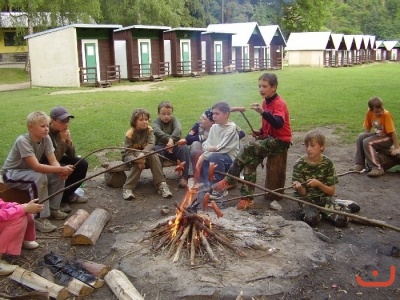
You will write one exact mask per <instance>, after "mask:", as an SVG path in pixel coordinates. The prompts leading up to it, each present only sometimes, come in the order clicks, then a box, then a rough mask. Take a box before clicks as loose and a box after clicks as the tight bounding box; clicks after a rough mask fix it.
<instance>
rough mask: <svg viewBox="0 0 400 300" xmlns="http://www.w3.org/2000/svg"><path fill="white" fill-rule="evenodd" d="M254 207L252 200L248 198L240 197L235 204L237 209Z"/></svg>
mask: <svg viewBox="0 0 400 300" xmlns="http://www.w3.org/2000/svg"><path fill="white" fill-rule="evenodd" d="M252 207H254V201H253V200H250V199H241V200H240V201H239V203H238V204H237V205H236V208H237V209H238V210H246V209H248V208H252Z"/></svg>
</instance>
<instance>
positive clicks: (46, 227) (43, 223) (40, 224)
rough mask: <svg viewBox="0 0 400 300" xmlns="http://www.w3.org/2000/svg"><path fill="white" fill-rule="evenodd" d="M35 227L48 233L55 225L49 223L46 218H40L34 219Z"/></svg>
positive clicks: (54, 228) (55, 227)
mask: <svg viewBox="0 0 400 300" xmlns="http://www.w3.org/2000/svg"><path fill="white" fill-rule="evenodd" d="M35 227H36V230H37V231H40V232H43V233H48V232H52V231H54V230H56V229H57V226H55V225H53V224H51V222H50V221H49V220H48V219H46V218H40V219H36V220H35Z"/></svg>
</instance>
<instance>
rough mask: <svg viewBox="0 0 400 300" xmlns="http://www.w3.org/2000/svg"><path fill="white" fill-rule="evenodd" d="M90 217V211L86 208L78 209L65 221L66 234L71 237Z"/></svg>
mask: <svg viewBox="0 0 400 300" xmlns="http://www.w3.org/2000/svg"><path fill="white" fill-rule="evenodd" d="M88 217H89V213H88V212H87V211H86V210H83V209H78V210H77V211H76V212H75V213H74V214H73V215H72V216H71V217H69V218H68V220H67V221H65V223H64V236H65V237H70V236H73V235H74V234H75V232H76V231H77V230H78V228H79V227H80V226H81V225H82V224H83V222H85V221H86V219H87V218H88Z"/></svg>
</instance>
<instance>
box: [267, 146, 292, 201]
mask: <svg viewBox="0 0 400 300" xmlns="http://www.w3.org/2000/svg"><path fill="white" fill-rule="evenodd" d="M287 154H288V152H287V151H284V152H281V153H279V154H277V155H271V156H268V158H267V168H266V169H267V170H266V177H265V187H266V188H267V189H269V190H275V189H279V188H283V187H284V186H285V180H286V165H287ZM283 192H284V191H283V190H280V191H279V193H280V194H283ZM264 199H265V200H271V201H273V200H281V199H282V197H279V196H277V195H276V194H270V193H268V194H266V195H265V196H264Z"/></svg>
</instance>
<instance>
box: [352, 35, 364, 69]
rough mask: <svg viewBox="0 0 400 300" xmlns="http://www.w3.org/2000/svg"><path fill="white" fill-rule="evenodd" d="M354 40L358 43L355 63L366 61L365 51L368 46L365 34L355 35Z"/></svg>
mask: <svg viewBox="0 0 400 300" xmlns="http://www.w3.org/2000/svg"><path fill="white" fill-rule="evenodd" d="M353 37H354V42H355V44H356V50H355V52H353V53H354V60H353V62H354V64H356V65H359V64H363V63H365V61H364V52H365V50H366V46H365V43H364V36H363V35H360V34H358V35H353Z"/></svg>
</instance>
